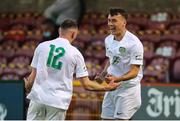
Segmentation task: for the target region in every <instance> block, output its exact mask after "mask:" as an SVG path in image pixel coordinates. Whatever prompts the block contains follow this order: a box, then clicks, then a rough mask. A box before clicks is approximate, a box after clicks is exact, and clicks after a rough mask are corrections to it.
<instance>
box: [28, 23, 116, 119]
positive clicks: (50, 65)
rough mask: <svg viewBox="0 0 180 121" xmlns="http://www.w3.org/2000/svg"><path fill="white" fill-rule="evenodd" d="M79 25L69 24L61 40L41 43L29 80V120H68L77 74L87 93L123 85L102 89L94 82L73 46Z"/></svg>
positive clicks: (62, 30)
mask: <svg viewBox="0 0 180 121" xmlns="http://www.w3.org/2000/svg"><path fill="white" fill-rule="evenodd" d="M77 33H78V27H77V24H76V22H74V21H72V20H65V21H64V22H63V23H62V24H61V26H60V29H59V37H58V38H56V39H54V40H51V41H46V42H43V43H40V44H39V45H38V47H37V48H36V50H35V52H34V56H33V60H32V63H31V66H32V72H31V74H30V75H29V76H28V78H27V79H25V88H26V90H27V91H30V92H29V94H28V96H27V98H28V99H30V105H29V108H28V113H27V120H64V119H65V114H66V110H67V109H68V107H69V104H70V101H71V97H72V92H73V89H72V88H73V83H72V80H73V74H76V77H77V78H79V80H80V81H81V83H82V85H83V86H84V88H85V89H88V90H104V91H107V90H113V89H115V88H116V87H118V86H119V85H118V84H116V83H110V84H109V85H107V86H104V85H100V84H98V83H97V82H96V81H90V80H89V78H88V72H87V69H86V65H85V62H84V58H83V56H82V54H81V53H80V52H79V51H78V50H77V49H76V48H75V47H74V46H72V45H71V42H72V41H73V40H74V39H75V38H76V36H77Z"/></svg>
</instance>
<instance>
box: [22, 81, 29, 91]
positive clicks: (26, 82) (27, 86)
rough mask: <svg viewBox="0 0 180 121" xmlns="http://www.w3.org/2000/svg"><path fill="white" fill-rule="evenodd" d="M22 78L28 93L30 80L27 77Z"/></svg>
mask: <svg viewBox="0 0 180 121" xmlns="http://www.w3.org/2000/svg"><path fill="white" fill-rule="evenodd" d="M23 80H24V84H25V91H26V93H29V92H30V82H29V81H28V79H27V78H23Z"/></svg>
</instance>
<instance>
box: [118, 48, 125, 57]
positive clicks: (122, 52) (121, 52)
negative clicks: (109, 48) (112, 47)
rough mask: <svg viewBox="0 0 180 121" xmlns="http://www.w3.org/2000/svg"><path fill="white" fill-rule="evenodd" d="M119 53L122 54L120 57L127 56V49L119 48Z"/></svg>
mask: <svg viewBox="0 0 180 121" xmlns="http://www.w3.org/2000/svg"><path fill="white" fill-rule="evenodd" d="M119 52H120V55H121V56H124V55H125V52H126V48H124V47H119Z"/></svg>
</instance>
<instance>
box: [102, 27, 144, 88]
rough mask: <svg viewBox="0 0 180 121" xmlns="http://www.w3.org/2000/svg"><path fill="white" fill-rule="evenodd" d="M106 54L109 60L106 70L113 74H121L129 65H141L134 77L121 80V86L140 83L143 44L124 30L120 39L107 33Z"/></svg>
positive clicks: (126, 70)
mask: <svg viewBox="0 0 180 121" xmlns="http://www.w3.org/2000/svg"><path fill="white" fill-rule="evenodd" d="M105 47H106V56H107V57H108V58H109V60H110V66H109V67H108V69H107V71H108V73H109V74H112V75H114V76H122V75H124V74H125V73H127V72H128V71H129V70H130V65H132V64H135V65H141V68H140V71H139V73H138V75H137V77H136V78H133V79H131V80H128V81H122V86H123V84H124V85H127V86H134V85H136V84H139V83H140V80H141V79H142V77H143V74H142V65H143V52H144V51H143V45H142V43H141V42H140V40H139V39H138V38H137V37H136V36H135V35H133V34H132V33H130V32H129V31H126V33H125V35H124V37H123V38H122V40H121V41H117V40H115V37H114V35H109V36H107V37H106V39H105Z"/></svg>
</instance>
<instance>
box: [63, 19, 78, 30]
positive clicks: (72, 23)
mask: <svg viewBox="0 0 180 121" xmlns="http://www.w3.org/2000/svg"><path fill="white" fill-rule="evenodd" d="M60 28H61V29H69V28H78V25H77V22H76V21H74V20H71V19H66V20H64V21H63V22H62V24H61V25H60Z"/></svg>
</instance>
